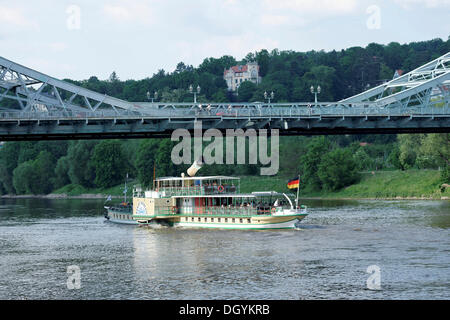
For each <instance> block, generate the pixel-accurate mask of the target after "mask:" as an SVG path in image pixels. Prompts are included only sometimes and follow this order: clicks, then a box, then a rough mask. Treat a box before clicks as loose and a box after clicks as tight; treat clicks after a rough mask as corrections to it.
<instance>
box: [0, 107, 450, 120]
mask: <svg viewBox="0 0 450 320" xmlns="http://www.w3.org/2000/svg"><path fill="white" fill-rule="evenodd" d="M171 106H173V105H171ZM414 115H426V116H434V115H449V116H450V107H449V106H448V103H447V104H443V105H438V104H437V105H435V106H426V107H424V106H414V107H407V108H404V107H401V106H399V107H380V106H378V105H376V104H370V103H365V104H336V103H334V104H333V103H328V104H324V103H321V104H318V105H304V104H291V105H289V104H273V105H269V106H262V107H258V108H256V107H254V106H251V105H247V106H244V107H243V106H242V105H240V106H234V107H231V108H222V107H214V108H213V107H211V108H209V109H207V108H201V109H200V108H198V107H193V105H191V107H185V106H179V107H173V108H167V109H147V110H142V112H140V113H137V112H134V111H131V110H121V111H120V112H119V113H117V112H116V111H114V110H98V111H78V110H57V111H4V112H0V121H1V120H19V121H20V120H89V119H120V118H124V119H133V118H136V119H140V118H155V119H165V118H175V119H176V118H181V119H183V118H199V119H202V118H205V119H207V118H220V119H221V118H268V117H269V118H273V117H275V118H298V117H302V118H317V117H322V116H325V117H326V116H334V117H336V116H337V117H341V116H352V117H354V116H414Z"/></svg>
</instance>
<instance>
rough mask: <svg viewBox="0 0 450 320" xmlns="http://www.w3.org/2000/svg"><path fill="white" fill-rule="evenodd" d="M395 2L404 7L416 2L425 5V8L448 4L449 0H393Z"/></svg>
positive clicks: (409, 6)
mask: <svg viewBox="0 0 450 320" xmlns="http://www.w3.org/2000/svg"><path fill="white" fill-rule="evenodd" d="M395 2H396V3H398V4H400V5H401V6H402V7H404V8H406V9H411V7H412V6H413V5H417V4H420V5H425V7H427V8H437V7H444V6H450V0H395Z"/></svg>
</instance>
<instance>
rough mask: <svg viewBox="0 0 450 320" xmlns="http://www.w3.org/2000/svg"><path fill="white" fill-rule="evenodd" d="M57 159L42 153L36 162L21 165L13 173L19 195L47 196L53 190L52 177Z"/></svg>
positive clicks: (46, 152) (30, 161)
mask: <svg viewBox="0 0 450 320" xmlns="http://www.w3.org/2000/svg"><path fill="white" fill-rule="evenodd" d="M54 161H55V158H54V157H53V156H52V155H51V154H50V153H49V152H48V151H41V152H40V153H39V155H38V157H37V158H36V159H35V160H28V161H25V162H22V163H21V164H19V166H18V167H17V168H16V169H14V171H13V185H14V188H15V190H16V192H17V193H19V194H20V193H25V194H47V193H49V192H50V191H51V190H52V189H53V184H52V177H53V168H54Z"/></svg>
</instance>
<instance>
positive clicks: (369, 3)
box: [0, 0, 450, 80]
mask: <svg viewBox="0 0 450 320" xmlns="http://www.w3.org/2000/svg"><path fill="white" fill-rule="evenodd" d="M449 35H450V0H359V1H358V0H260V1H257V0H191V1H187V0H96V1H92V0H91V1H88V0H71V1H65V0H39V1H35V0H15V1H5V0H0V56H2V57H4V58H7V59H10V60H13V61H15V62H18V63H21V64H24V65H26V66H29V67H31V68H34V69H37V70H39V71H42V72H44V73H47V74H50V75H52V76H55V77H57V78H72V79H77V80H80V79H87V78H89V76H91V75H96V76H98V77H99V78H100V79H106V78H107V77H108V76H109V75H110V74H111V72H112V71H116V72H117V74H118V76H119V78H120V79H122V80H126V79H142V78H145V77H148V76H152V75H153V73H155V72H157V71H158V70H159V69H164V70H166V71H170V72H172V71H173V70H174V69H175V67H176V65H177V63H178V62H180V61H183V62H185V63H186V64H192V65H194V66H198V65H199V64H200V63H201V62H202V61H203V59H204V58H206V57H220V56H222V55H225V54H227V55H233V56H234V57H236V58H237V59H241V58H243V57H244V56H245V55H246V54H247V53H248V52H253V51H255V50H260V49H262V48H266V49H268V50H272V49H274V48H278V49H280V50H296V51H309V50H322V49H324V50H327V51H328V50H332V49H336V50H340V49H345V48H348V47H352V46H365V45H367V44H368V43H370V42H377V43H383V44H387V43H389V42H391V41H397V42H400V43H406V42H412V41H421V40H430V39H433V38H442V39H444V40H446V39H447V37H448V36H449Z"/></svg>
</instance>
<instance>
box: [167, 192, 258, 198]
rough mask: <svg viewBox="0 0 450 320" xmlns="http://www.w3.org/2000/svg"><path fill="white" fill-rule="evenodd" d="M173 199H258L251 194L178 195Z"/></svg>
mask: <svg viewBox="0 0 450 320" xmlns="http://www.w3.org/2000/svg"><path fill="white" fill-rule="evenodd" d="M172 198H256V195H254V194H250V193H220V194H202V195H189V196H186V195H184V196H183V195H176V196H172Z"/></svg>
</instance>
